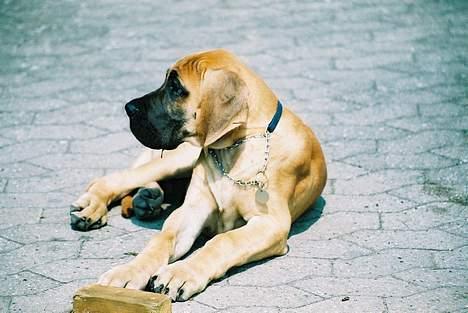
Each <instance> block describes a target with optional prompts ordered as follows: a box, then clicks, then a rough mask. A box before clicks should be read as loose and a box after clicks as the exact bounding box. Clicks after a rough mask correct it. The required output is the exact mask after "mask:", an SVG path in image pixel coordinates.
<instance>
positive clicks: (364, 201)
mask: <svg viewBox="0 0 468 313" xmlns="http://www.w3.org/2000/svg"><path fill="white" fill-rule="evenodd" d="M325 201H326V207H325V208H326V211H327V212H329V213H333V212H347V211H359V212H400V211H403V210H406V209H409V208H412V207H414V205H415V203H416V202H413V201H411V200H407V199H404V200H403V199H401V198H398V197H395V196H392V195H389V194H379V195H363V196H356V195H350V196H344V195H328V196H327V197H326V198H325Z"/></svg>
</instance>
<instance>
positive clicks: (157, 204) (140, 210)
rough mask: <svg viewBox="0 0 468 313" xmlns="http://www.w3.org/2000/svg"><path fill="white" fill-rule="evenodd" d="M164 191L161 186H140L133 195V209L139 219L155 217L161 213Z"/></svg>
mask: <svg viewBox="0 0 468 313" xmlns="http://www.w3.org/2000/svg"><path fill="white" fill-rule="evenodd" d="M163 201H164V192H163V191H162V189H161V188H159V187H156V188H141V189H140V190H138V192H137V193H136V195H135V196H134V197H133V211H134V212H135V216H136V217H137V218H139V219H141V220H147V219H151V218H155V217H156V216H158V215H159V214H160V213H161V210H162V209H161V204H162V203H163Z"/></svg>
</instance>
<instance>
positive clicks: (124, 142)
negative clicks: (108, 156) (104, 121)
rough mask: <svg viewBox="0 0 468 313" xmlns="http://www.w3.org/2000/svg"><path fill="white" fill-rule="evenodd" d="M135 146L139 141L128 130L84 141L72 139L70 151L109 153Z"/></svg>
mask: <svg viewBox="0 0 468 313" xmlns="http://www.w3.org/2000/svg"><path fill="white" fill-rule="evenodd" d="M137 146H139V143H138V142H137V140H136V139H135V137H133V136H132V135H131V134H130V133H128V132H122V133H113V134H110V135H105V136H102V137H99V138H96V139H91V140H86V141H74V142H72V144H71V148H70V151H71V152H72V153H109V152H114V151H119V150H122V149H126V148H128V147H137Z"/></svg>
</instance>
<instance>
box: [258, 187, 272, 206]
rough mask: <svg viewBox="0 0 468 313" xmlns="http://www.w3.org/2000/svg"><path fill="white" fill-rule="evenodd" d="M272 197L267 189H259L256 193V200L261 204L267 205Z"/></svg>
mask: <svg viewBox="0 0 468 313" xmlns="http://www.w3.org/2000/svg"><path fill="white" fill-rule="evenodd" d="M269 198H270V196H269V195H268V192H267V191H266V189H257V192H256V193H255V200H256V201H257V202H258V203H260V204H266V203H267V201H268V199H269Z"/></svg>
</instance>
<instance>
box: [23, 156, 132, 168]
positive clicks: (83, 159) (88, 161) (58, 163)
mask: <svg viewBox="0 0 468 313" xmlns="http://www.w3.org/2000/svg"><path fill="white" fill-rule="evenodd" d="M132 161H134V160H133V159H131V158H130V157H129V156H127V155H125V154H120V153H112V154H108V155H106V157H105V158H103V157H102V155H99V154H51V155H48V156H44V157H38V158H34V159H32V160H30V162H31V163H33V164H37V165H40V166H44V167H47V168H52V169H59V168H96V169H103V168H125V167H128V166H129V165H130V164H131V163H132Z"/></svg>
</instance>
